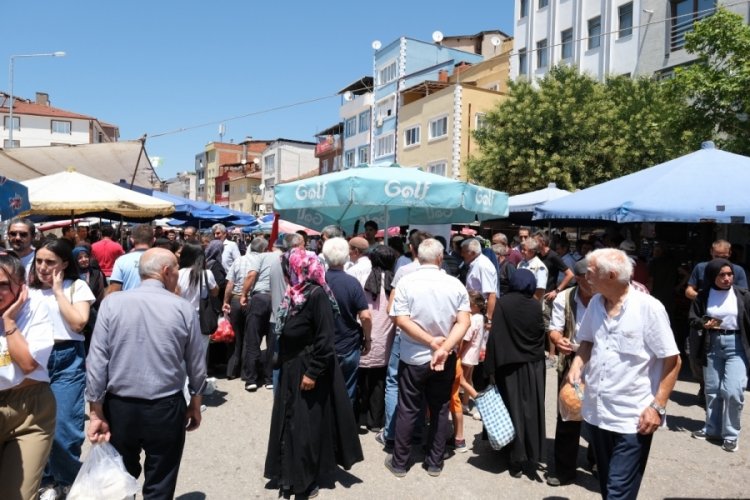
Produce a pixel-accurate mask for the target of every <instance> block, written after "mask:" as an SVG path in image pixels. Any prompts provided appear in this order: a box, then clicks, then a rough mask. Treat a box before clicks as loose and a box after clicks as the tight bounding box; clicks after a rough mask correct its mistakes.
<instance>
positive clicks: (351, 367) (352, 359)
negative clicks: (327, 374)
mask: <svg viewBox="0 0 750 500" xmlns="http://www.w3.org/2000/svg"><path fill="white" fill-rule="evenodd" d="M360 355H361V352H360V350H359V349H352V351H351V352H349V353H346V354H344V355H341V354H337V357H338V358H339V366H340V367H341V374H342V375H344V384H345V385H346V393H347V394H349V399H350V400H351V401H352V405H354V402H355V401H356V400H357V381H358V379H359V377H358V376H357V371H358V370H359V358H360Z"/></svg>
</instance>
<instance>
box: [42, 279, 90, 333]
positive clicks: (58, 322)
mask: <svg viewBox="0 0 750 500" xmlns="http://www.w3.org/2000/svg"><path fill="white" fill-rule="evenodd" d="M63 295H64V296H65V298H66V299H67V300H69V301H70V303H71V304H76V303H78V302H88V303H89V304H93V303H94V302H96V297H94V294H93V293H92V292H91V289H90V288H89V286H88V285H87V284H86V282H85V281H83V280H75V281H73V280H64V281H63ZM29 297H30V298H32V299H33V303H35V304H43V305H44V306H45V307H46V308H47V311H48V313H49V317H50V321H51V323H52V326H53V329H54V333H53V336H54V339H55V340H76V341H80V342H83V340H84V336H83V335H81V334H80V333H78V332H74V331H73V330H72V329H71V328H70V325H68V322H67V321H65V319H63V317H62V314H61V313H60V306H59V305H58V303H57V298H56V297H55V292H54V291H52V289H51V288H31V289H29Z"/></svg>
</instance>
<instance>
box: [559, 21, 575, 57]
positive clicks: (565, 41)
mask: <svg viewBox="0 0 750 500" xmlns="http://www.w3.org/2000/svg"><path fill="white" fill-rule="evenodd" d="M571 57H573V28H568V29H566V30H565V31H563V32H562V33H560V58H561V59H570V58H571Z"/></svg>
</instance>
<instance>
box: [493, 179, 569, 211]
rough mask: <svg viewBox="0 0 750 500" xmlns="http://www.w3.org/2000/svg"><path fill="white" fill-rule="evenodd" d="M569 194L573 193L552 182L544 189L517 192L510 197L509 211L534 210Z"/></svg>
mask: <svg viewBox="0 0 750 500" xmlns="http://www.w3.org/2000/svg"><path fill="white" fill-rule="evenodd" d="M569 194H571V193H570V191H565V190H564V189H558V187H557V185H556V184H555V183H554V182H551V183H549V184H548V185H547V187H546V188H544V189H539V190H537V191H531V192H529V193H523V194H517V195H515V196H511V197H510V198H508V212H510V213H513V212H533V211H534V209H535V208H536V207H537V206H539V205H541V204H542V203H546V202H548V201H551V200H556V199H558V198H562V197H564V196H568V195H569Z"/></svg>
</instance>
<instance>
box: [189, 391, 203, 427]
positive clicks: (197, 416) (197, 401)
mask: <svg viewBox="0 0 750 500" xmlns="http://www.w3.org/2000/svg"><path fill="white" fill-rule="evenodd" d="M201 418H202V417H201V398H200V397H196V396H193V397H192V398H191V399H190V404H189V405H188V407H187V411H186V412H185V430H187V431H188V432H190V431H194V430H195V429H197V428H198V427H200V426H201Z"/></svg>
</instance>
